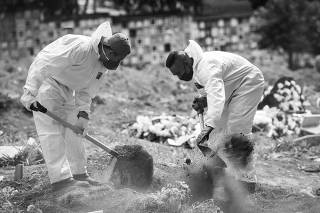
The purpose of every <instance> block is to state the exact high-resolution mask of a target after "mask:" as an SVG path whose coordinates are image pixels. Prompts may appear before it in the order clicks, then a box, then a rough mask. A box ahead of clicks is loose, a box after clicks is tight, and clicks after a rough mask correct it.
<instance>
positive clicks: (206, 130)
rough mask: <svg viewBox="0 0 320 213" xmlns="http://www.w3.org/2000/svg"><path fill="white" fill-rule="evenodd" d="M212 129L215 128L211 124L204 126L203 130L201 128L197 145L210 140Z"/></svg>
mask: <svg viewBox="0 0 320 213" xmlns="http://www.w3.org/2000/svg"><path fill="white" fill-rule="evenodd" d="M212 130H213V128H212V127H211V126H205V127H204V128H203V130H201V132H200V134H199V135H198V137H197V139H196V143H197V145H199V144H202V143H203V142H205V141H206V140H208V139H209V134H210V132H211V131H212Z"/></svg>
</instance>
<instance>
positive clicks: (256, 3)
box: [249, 0, 268, 9]
mask: <svg viewBox="0 0 320 213" xmlns="http://www.w3.org/2000/svg"><path fill="white" fill-rule="evenodd" d="M249 2H250V3H251V7H252V8H253V9H257V8H259V7H262V6H264V5H265V4H266V3H267V2H268V0H249Z"/></svg>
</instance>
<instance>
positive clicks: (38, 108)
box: [30, 101, 47, 113]
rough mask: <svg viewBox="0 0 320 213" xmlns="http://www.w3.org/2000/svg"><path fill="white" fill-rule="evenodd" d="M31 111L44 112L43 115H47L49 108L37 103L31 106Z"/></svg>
mask: <svg viewBox="0 0 320 213" xmlns="http://www.w3.org/2000/svg"><path fill="white" fill-rule="evenodd" d="M30 109H31V110H32V111H35V112H37V111H39V112H43V113H46V112H47V108H45V107H44V106H42V105H41V104H40V103H39V102H38V101H35V102H33V103H32V104H31V105H30Z"/></svg>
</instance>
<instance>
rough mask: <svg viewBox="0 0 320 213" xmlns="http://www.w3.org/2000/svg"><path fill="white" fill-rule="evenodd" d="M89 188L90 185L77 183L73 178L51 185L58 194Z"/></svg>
mask: <svg viewBox="0 0 320 213" xmlns="http://www.w3.org/2000/svg"><path fill="white" fill-rule="evenodd" d="M89 186H90V185H89V184H88V183H86V182H82V181H77V180H75V179H73V178H67V179H64V180H61V181H59V182H56V183H52V184H51V188H52V191H53V192H57V191H61V190H63V191H68V190H71V189H74V188H88V187H89Z"/></svg>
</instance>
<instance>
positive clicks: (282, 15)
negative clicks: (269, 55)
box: [257, 0, 311, 69]
mask: <svg viewBox="0 0 320 213" xmlns="http://www.w3.org/2000/svg"><path fill="white" fill-rule="evenodd" d="M309 4H310V2H309V1H304V0H269V1H268V3H267V4H266V5H265V7H264V8H262V9H261V10H260V13H259V17H260V18H261V25H260V26H258V29H257V32H258V33H259V34H260V35H261V40H260V41H259V46H260V47H262V48H271V49H283V50H284V51H285V52H286V53H287V54H288V66H289V68H290V69H294V68H295V64H294V55H295V53H301V52H309V51H310V50H311V44H310V42H309V41H308V33H309V30H310V27H309V25H310V23H309V24H307V20H308V19H309V18H308V17H309V14H308V11H309V9H308V8H309V7H310V5H309Z"/></svg>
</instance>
